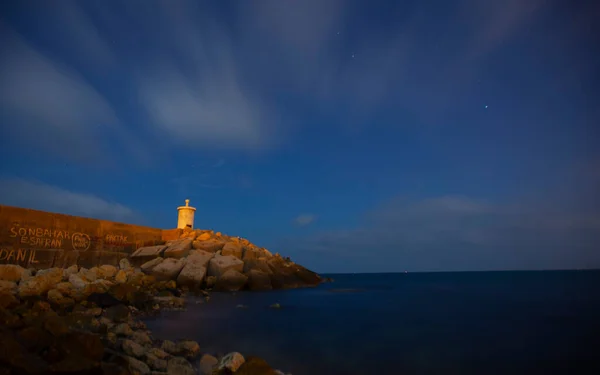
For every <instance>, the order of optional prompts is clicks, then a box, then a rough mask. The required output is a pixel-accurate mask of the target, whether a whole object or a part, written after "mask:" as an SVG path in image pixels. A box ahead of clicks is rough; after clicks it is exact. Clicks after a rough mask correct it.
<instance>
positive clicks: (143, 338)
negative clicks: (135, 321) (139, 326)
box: [131, 331, 152, 345]
mask: <svg viewBox="0 0 600 375" xmlns="http://www.w3.org/2000/svg"><path fill="white" fill-rule="evenodd" d="M131 339H132V340H133V341H135V342H137V343H138V344H140V345H151V344H152V339H151V338H150V336H148V334H147V333H146V332H142V331H135V332H133V333H132V334H131Z"/></svg>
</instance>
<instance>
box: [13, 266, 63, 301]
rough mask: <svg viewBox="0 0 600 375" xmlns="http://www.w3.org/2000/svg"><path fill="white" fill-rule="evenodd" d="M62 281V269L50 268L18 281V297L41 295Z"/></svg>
mask: <svg viewBox="0 0 600 375" xmlns="http://www.w3.org/2000/svg"><path fill="white" fill-rule="evenodd" d="M61 281H62V269H60V268H51V269H49V270H47V271H46V272H42V271H40V272H38V273H37V274H36V275H35V276H34V277H32V278H29V279H27V280H24V281H21V282H20V283H19V288H18V291H19V297H21V298H23V297H31V296H41V295H43V294H45V293H46V292H47V291H48V290H50V288H52V287H54V285H56V284H58V283H59V282H61Z"/></svg>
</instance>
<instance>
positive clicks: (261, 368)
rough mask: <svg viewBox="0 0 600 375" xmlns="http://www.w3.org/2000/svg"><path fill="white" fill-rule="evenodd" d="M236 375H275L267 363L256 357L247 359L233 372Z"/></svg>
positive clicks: (274, 371)
mask: <svg viewBox="0 0 600 375" xmlns="http://www.w3.org/2000/svg"><path fill="white" fill-rule="evenodd" d="M235 374H236V375H277V370H274V369H273V368H272V367H271V366H269V364H268V363H267V361H265V360H264V359H262V358H258V357H248V358H246V361H245V362H244V364H243V365H241V366H240V368H239V369H238V370H237V371H236V372H235Z"/></svg>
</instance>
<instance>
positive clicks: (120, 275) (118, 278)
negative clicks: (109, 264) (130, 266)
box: [115, 269, 127, 284]
mask: <svg viewBox="0 0 600 375" xmlns="http://www.w3.org/2000/svg"><path fill="white" fill-rule="evenodd" d="M115 282H117V283H119V284H125V283H126V282H127V272H125V270H122V269H121V270H119V271H118V272H117V274H116V275H115Z"/></svg>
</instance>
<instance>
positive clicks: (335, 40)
mask: <svg viewBox="0 0 600 375" xmlns="http://www.w3.org/2000/svg"><path fill="white" fill-rule="evenodd" d="M0 10H1V15H2V16H1V18H0V28H1V29H0V46H1V47H0V48H1V50H0V121H1V125H2V128H1V130H2V134H1V138H0V157H1V158H2V159H1V160H2V165H1V167H0V179H1V184H0V203H3V204H9V205H16V206H25V207H31V208H36V209H43V210H51V211H58V212H64V213H69V214H75V215H83V216H91V217H97V218H103V219H112V220H118V221H125V222H131V223H139V224H144V225H149V226H155V227H163V228H170V227H174V226H175V225H176V220H177V211H176V207H177V206H178V205H181V204H182V203H183V200H184V199H185V198H190V199H191V201H192V205H194V206H195V207H197V209H198V210H197V212H196V226H197V227H200V228H212V229H215V230H219V231H222V232H224V233H228V234H232V235H240V236H243V237H246V238H248V239H250V240H251V241H253V242H255V243H256V244H258V245H260V246H265V247H267V248H269V249H271V250H272V251H274V252H280V253H282V254H284V255H290V256H291V257H292V258H293V259H294V260H296V261H298V262H299V263H302V264H305V265H307V266H309V267H311V268H314V269H315V270H317V271H320V272H342V271H350V272H379V271H403V270H410V271H440V270H487V269H548V268H590V267H600V248H599V244H600V199H599V197H598V195H599V194H598V192H599V191H600V189H599V188H600V147H599V146H598V142H599V140H600V134H599V133H600V132H599V127H600V105H599V104H600V103H599V102H600V100H599V98H600V96H599V90H598V85H599V83H600V73H599V72H600V51H599V49H600V37H599V36H600V26H599V22H598V21H599V20H600V6H599V5H598V3H597V2H594V1H587V2H586V1H552V0H548V1H543V0H508V1H493V2H492V1H483V0H458V1H441V0H440V1H416V0H415V1H387V2H382V1H369V2H365V1H325V0H319V1H308V0H303V1H267V0H261V1H213V2H205V1H179V0H178V1H126V2H121V1H105V0H102V1H93V0H90V1H79V2H72V1H62V0H58V1H53V2H40V1H13V2H3V4H2V5H1V8H0Z"/></svg>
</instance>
